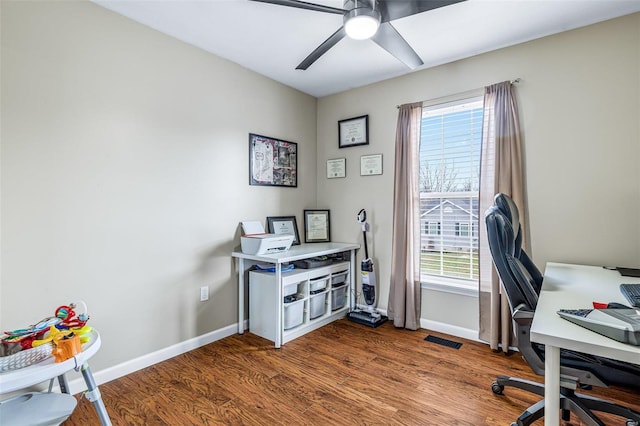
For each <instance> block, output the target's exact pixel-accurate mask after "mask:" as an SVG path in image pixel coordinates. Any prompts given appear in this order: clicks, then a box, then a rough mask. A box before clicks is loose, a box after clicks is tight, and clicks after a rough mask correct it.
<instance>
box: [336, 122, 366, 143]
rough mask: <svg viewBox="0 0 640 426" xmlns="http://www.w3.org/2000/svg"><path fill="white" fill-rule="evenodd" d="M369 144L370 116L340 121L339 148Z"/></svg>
mask: <svg viewBox="0 0 640 426" xmlns="http://www.w3.org/2000/svg"><path fill="white" fill-rule="evenodd" d="M368 144H369V116H368V115H361V116H360V117H354V118H348V119H346V120H340V121H338V148H347V147H351V146H358V145H368Z"/></svg>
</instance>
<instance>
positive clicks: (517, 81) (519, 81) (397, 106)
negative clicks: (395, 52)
mask: <svg viewBox="0 0 640 426" xmlns="http://www.w3.org/2000/svg"><path fill="white" fill-rule="evenodd" d="M521 82H522V79H521V78H520V77H518V78H514V79H513V80H509V83H511V84H518V83H521ZM468 92H472V90H469V91H468ZM468 92H465V93H468ZM445 97H446V98H448V97H449V96H445ZM396 108H398V109H400V105H396Z"/></svg>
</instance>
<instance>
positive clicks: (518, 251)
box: [493, 193, 543, 293]
mask: <svg viewBox="0 0 640 426" xmlns="http://www.w3.org/2000/svg"><path fill="white" fill-rule="evenodd" d="M493 202H494V203H495V206H496V207H497V208H498V209H500V212H502V214H504V215H505V217H506V218H507V220H508V221H509V222H511V223H512V224H516V225H514V232H515V233H516V234H515V246H514V256H515V257H516V258H518V260H520V262H522V264H523V265H524V267H525V268H526V269H527V272H529V275H531V278H533V281H534V288H535V290H536V293H540V289H541V288H542V280H543V276H542V273H541V272H540V270H539V269H538V267H537V266H536V265H535V264H534V263H533V261H532V260H531V258H530V257H529V255H528V254H527V252H526V251H525V250H524V248H522V227H521V226H520V213H519V211H518V206H516V203H515V202H514V201H513V199H512V198H511V197H509V196H507V195H506V194H503V193H498V194H496V196H495V197H494V198H493ZM516 228H517V229H516Z"/></svg>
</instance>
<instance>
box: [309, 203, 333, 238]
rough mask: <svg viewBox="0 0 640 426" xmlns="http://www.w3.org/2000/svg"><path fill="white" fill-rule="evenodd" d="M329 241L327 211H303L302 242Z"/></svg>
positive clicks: (329, 223) (329, 231) (329, 232)
mask: <svg viewBox="0 0 640 426" xmlns="http://www.w3.org/2000/svg"><path fill="white" fill-rule="evenodd" d="M330 241H331V222H330V219H329V210H305V211H304V242H305V243H328V242H330Z"/></svg>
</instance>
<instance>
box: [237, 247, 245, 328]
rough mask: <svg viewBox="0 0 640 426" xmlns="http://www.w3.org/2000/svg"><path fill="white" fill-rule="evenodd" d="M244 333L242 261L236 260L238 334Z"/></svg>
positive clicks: (241, 259)
mask: <svg viewBox="0 0 640 426" xmlns="http://www.w3.org/2000/svg"><path fill="white" fill-rule="evenodd" d="M243 333H244V259H243V258H241V257H240V258H238V334H243Z"/></svg>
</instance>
